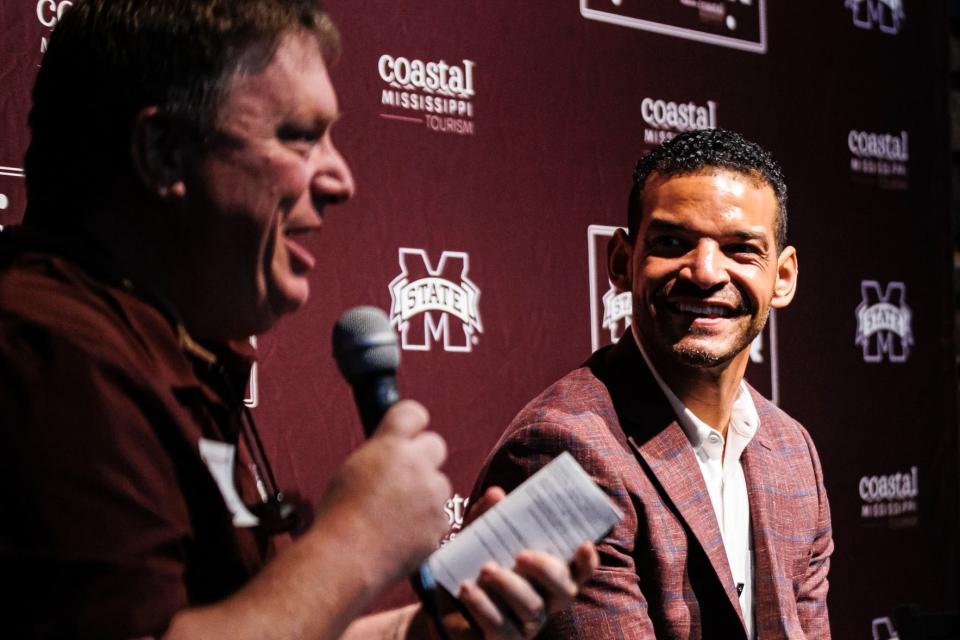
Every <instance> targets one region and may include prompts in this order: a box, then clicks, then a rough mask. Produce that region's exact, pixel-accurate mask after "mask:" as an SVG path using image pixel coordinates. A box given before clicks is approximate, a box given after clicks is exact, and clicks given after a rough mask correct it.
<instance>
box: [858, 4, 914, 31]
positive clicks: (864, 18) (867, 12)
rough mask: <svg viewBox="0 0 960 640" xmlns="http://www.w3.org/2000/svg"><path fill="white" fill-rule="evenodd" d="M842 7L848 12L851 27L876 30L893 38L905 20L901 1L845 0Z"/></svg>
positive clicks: (905, 16) (905, 15)
mask: <svg viewBox="0 0 960 640" xmlns="http://www.w3.org/2000/svg"><path fill="white" fill-rule="evenodd" d="M843 6H844V7H846V8H847V9H849V10H850V13H851V14H852V15H853V26H855V27H857V28H858V29H865V30H873V29H876V30H878V31H880V32H882V33H888V34H890V35H894V36H895V35H897V34H898V33H900V29H902V28H903V22H904V20H906V18H907V14H906V13H905V12H904V10H903V0H845V2H844V3H843Z"/></svg>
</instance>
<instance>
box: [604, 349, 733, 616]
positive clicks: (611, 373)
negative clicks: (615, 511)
mask: <svg viewBox="0 0 960 640" xmlns="http://www.w3.org/2000/svg"><path fill="white" fill-rule="evenodd" d="M604 355H605V357H604V358H603V360H604V362H603V363H602V366H597V365H600V363H595V364H594V372H595V374H596V375H597V377H598V378H600V379H601V380H602V381H603V382H604V384H605V385H606V386H607V388H608V390H609V391H610V395H611V399H612V400H613V405H614V407H615V408H616V410H617V414H618V417H619V419H620V424H621V426H622V427H623V430H624V432H625V433H626V435H627V439H628V440H629V442H630V444H631V446H632V447H633V448H634V450H635V451H636V452H637V454H638V455H639V457H640V459H641V461H642V463H643V464H645V465H646V466H647V467H648V469H649V471H650V473H651V474H652V475H653V476H654V477H655V478H656V480H657V481H658V482H659V483H660V485H661V487H662V488H663V492H664V493H665V494H666V496H667V497H668V498H669V502H672V503H673V505H674V507H675V508H676V511H677V513H678V515H679V517H680V518H681V519H682V520H683V521H684V522H685V523H686V524H687V526H688V527H689V528H690V531H691V532H692V533H693V535H694V537H695V538H696V540H697V542H698V543H699V544H700V546H701V547H702V548H703V551H704V553H705V554H706V555H707V558H708V559H709V560H710V564H711V566H712V567H713V570H714V571H715V572H716V574H717V577H718V578H719V580H720V584H721V585H722V587H723V590H724V592H725V593H726V594H727V598H728V599H729V601H730V605H731V606H732V607H733V608H734V609H735V610H736V612H737V615H738V616H739V617H740V620H741V622H742V621H743V614H742V612H741V611H740V601H739V598H738V596H737V592H736V586H735V585H734V582H733V575H732V574H731V573H730V563H729V561H728V560H727V554H726V550H725V549H724V546H723V538H722V536H721V535H720V527H719V525H718V524H717V515H716V512H715V511H714V510H713V503H712V502H711V501H710V494H709V493H708V492H707V486H706V484H705V483H704V481H703V474H702V473H701V471H700V465H699V464H698V463H697V459H696V454H695V453H694V451H693V447H692V446H691V445H690V440H689V439H688V438H687V436H686V434H685V433H684V432H683V428H682V427H681V426H680V425H679V424H678V423H677V420H676V416H675V415H674V413H673V409H672V408H671V407H670V403H669V402H668V401H667V399H666V397H665V396H664V395H663V391H662V390H661V389H660V386H659V385H658V384H657V381H656V380H655V379H654V378H653V375H652V374H651V373H650V371H649V369H648V368H647V366H646V363H645V362H644V361H643V357H642V356H641V355H640V352H639V350H638V349H637V346H636V344H635V343H634V338H633V336H632V335H631V334H630V333H625V334H624V335H623V337H622V338H621V339H620V341H619V342H618V343H617V344H616V345H615V346H614V347H613V348H612V349H610V350H609V351H607V352H606V353H605V354H604Z"/></svg>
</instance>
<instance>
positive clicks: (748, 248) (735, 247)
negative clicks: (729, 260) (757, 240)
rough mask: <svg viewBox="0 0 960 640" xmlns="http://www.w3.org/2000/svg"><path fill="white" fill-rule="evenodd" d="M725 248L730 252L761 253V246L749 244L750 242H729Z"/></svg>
mask: <svg viewBox="0 0 960 640" xmlns="http://www.w3.org/2000/svg"><path fill="white" fill-rule="evenodd" d="M724 249H725V251H726V252H727V253H728V254H737V253H745V254H750V255H757V254H759V253H761V250H760V247H758V246H756V245H753V244H748V243H737V244H729V245H727V246H726V247H724Z"/></svg>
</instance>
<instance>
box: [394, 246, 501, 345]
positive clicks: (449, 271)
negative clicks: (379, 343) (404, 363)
mask: <svg viewBox="0 0 960 640" xmlns="http://www.w3.org/2000/svg"><path fill="white" fill-rule="evenodd" d="M469 271H470V256H468V255H467V254H466V253H465V252H463V251H444V252H443V253H442V254H441V255H440V260H439V262H437V266H436V267H434V266H433V264H432V263H431V262H430V258H429V257H428V256H427V252H426V251H424V250H423V249H409V248H406V247H402V248H401V249H400V275H398V276H397V277H396V278H394V279H393V281H392V282H391V283H390V285H389V289H390V299H391V303H390V324H391V325H393V326H394V327H396V328H397V330H398V331H399V332H400V345H401V347H402V348H403V349H406V350H408V351H429V350H430V345H431V344H432V343H433V342H438V343H442V344H443V349H444V351H455V352H469V351H471V350H472V349H473V346H474V345H476V344H477V342H478V341H479V338H478V334H480V333H483V325H482V324H481V323H480V308H479V300H480V289H478V288H477V286H476V285H475V284H474V283H473V282H472V281H471V280H470V278H469V277H468V273H469ZM450 276H452V277H450ZM451 318H452V319H453V320H452V322H453V323H459V328H460V330H459V331H458V330H457V328H455V327H451Z"/></svg>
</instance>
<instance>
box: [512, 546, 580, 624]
mask: <svg viewBox="0 0 960 640" xmlns="http://www.w3.org/2000/svg"><path fill="white" fill-rule="evenodd" d="M514 571H515V572H516V573H517V574H518V575H520V576H522V577H523V578H525V579H526V580H527V581H528V582H530V583H531V584H532V585H533V587H534V588H535V589H537V590H538V591H539V592H540V593H541V594H542V595H543V597H544V598H545V600H546V601H547V604H546V610H547V611H548V612H550V613H556V612H557V611H560V610H562V609H565V608H566V606H567V605H568V604H569V603H570V601H571V600H572V599H573V598H574V597H575V596H576V595H577V582H575V580H574V578H573V576H572V575H571V569H570V567H568V566H567V564H566V563H565V562H563V561H562V560H561V559H560V558H558V557H557V556H555V555H551V554H549V553H540V552H537V551H523V552H521V553H520V554H518V555H517V564H516V566H515V567H514Z"/></svg>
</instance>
